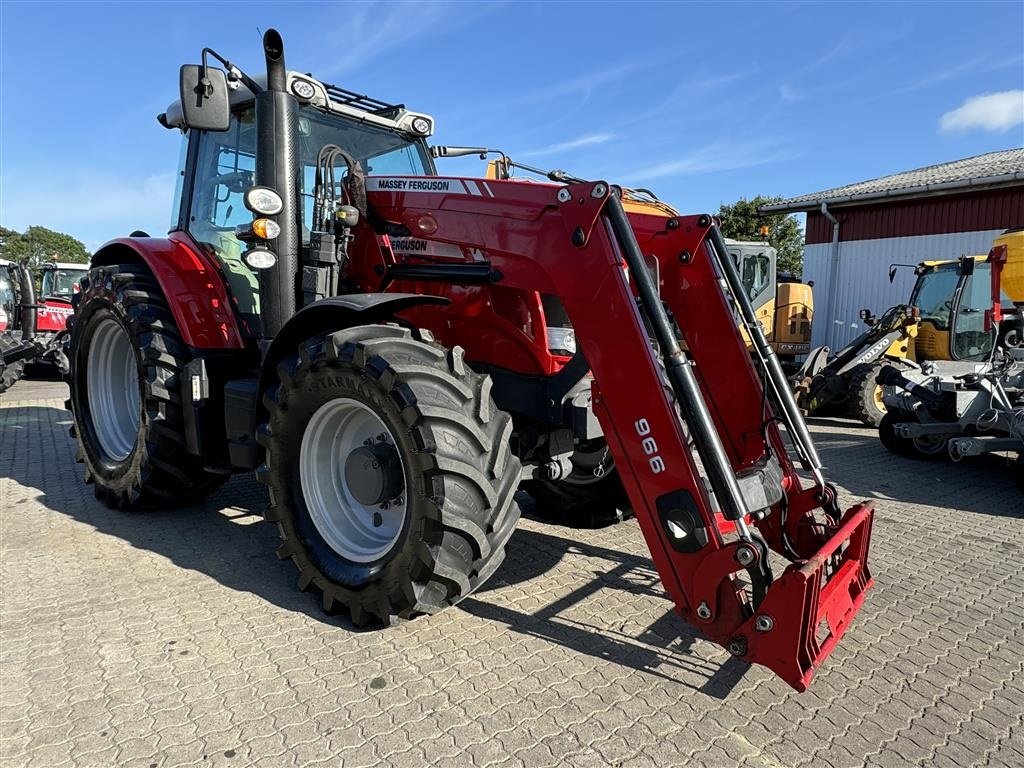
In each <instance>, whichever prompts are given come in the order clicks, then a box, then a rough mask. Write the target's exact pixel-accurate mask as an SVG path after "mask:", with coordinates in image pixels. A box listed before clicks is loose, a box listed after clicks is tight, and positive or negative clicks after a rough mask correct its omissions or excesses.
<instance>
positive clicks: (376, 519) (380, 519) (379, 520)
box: [373, 512, 384, 528]
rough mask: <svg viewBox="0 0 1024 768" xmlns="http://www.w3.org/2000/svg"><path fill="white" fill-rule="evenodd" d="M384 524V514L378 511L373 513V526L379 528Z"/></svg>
mask: <svg viewBox="0 0 1024 768" xmlns="http://www.w3.org/2000/svg"><path fill="white" fill-rule="evenodd" d="M383 524H384V515H382V514H381V513H380V512H374V513H373V527H374V528H380V527H381V526H382V525H383Z"/></svg>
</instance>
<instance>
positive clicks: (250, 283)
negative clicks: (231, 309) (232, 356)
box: [188, 107, 259, 322]
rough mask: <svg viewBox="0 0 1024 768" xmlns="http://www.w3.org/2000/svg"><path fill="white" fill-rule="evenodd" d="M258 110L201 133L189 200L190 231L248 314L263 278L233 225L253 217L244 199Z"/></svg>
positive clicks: (254, 310)
mask: <svg viewBox="0 0 1024 768" xmlns="http://www.w3.org/2000/svg"><path fill="white" fill-rule="evenodd" d="M255 121H256V114H255V109H254V108H253V107H249V108H247V109H245V110H244V111H242V112H240V113H236V114H233V115H232V116H231V127H230V128H229V129H228V130H227V131H224V132H222V133H202V134H201V135H200V137H199V151H198V152H197V154H196V167H195V170H194V174H195V178H194V180H193V184H192V198H191V200H190V201H189V216H188V231H189V234H190V235H192V238H193V239H194V240H195V241H196V242H197V243H198V244H199V245H200V246H201V247H202V248H204V249H205V250H206V251H207V253H209V254H210V255H211V256H213V257H214V258H216V259H217V260H218V261H219V262H220V264H221V267H222V268H223V270H224V275H225V277H226V278H227V281H228V286H229V288H230V290H231V295H232V296H233V297H234V299H235V303H236V306H237V308H238V311H239V312H240V313H241V314H242V315H243V317H244V318H247V319H251V321H252V322H255V320H256V318H257V317H258V315H259V280H258V279H257V277H256V275H255V274H254V273H253V272H252V270H251V269H249V267H248V266H246V264H245V262H243V261H242V251H243V250H244V248H243V244H242V242H241V241H240V240H239V239H238V238H237V237H235V227H236V226H238V225H239V224H244V223H245V222H248V221H251V220H252V214H251V213H249V211H248V210H247V209H246V207H245V204H244V202H243V199H242V198H243V195H244V193H245V190H247V189H248V188H249V187H251V186H252V185H253V183H254V179H255V172H256V126H255Z"/></svg>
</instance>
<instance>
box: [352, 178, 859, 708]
mask: <svg viewBox="0 0 1024 768" xmlns="http://www.w3.org/2000/svg"><path fill="white" fill-rule="evenodd" d="M478 181H479V180H476V181H474V180H469V179H466V180H461V179H456V178H447V179H446V178H435V179H431V180H430V184H429V185H424V184H423V183H422V180H414V179H411V178H410V179H403V178H389V179H384V178H375V177H370V178H369V179H368V180H367V190H368V203H369V207H370V209H371V211H372V217H371V219H372V220H373V221H374V222H375V226H376V230H375V232H373V233H370V232H368V231H366V230H367V229H368V227H364V231H363V232H362V233H360V234H361V239H362V241H363V247H367V246H366V243H367V242H368V241H369V240H370V239H371V236H372V238H375V239H376V241H377V242H378V243H380V242H385V241H384V240H383V238H382V237H381V235H382V234H383V233H386V232H391V233H402V232H412V233H424V235H425V236H428V237H429V238H430V239H431V240H436V241H439V242H445V243H451V244H454V245H457V246H460V247H461V248H462V249H463V250H464V251H465V252H467V253H469V252H473V253H475V254H477V260H478V262H479V263H477V264H475V269H473V270H469V269H466V268H465V267H464V265H460V266H459V269H458V272H456V271H455V270H452V272H451V276H450V277H448V278H447V279H449V280H451V281H453V282H458V281H459V280H460V279H465V280H466V281H480V280H486V281H490V282H492V283H496V284H499V285H503V286H507V287H510V288H520V289H523V290H529V291H539V292H542V293H550V294H554V295H556V296H558V297H559V298H560V299H561V301H562V304H563V305H564V307H565V309H566V311H567V313H568V315H569V317H570V319H571V320H572V323H573V327H574V328H575V330H576V336H577V341H578V344H579V347H580V349H581V351H582V354H583V355H584V356H585V358H586V361H587V363H589V366H590V368H591V371H592V373H593V376H594V384H593V390H594V391H593V401H594V409H595V412H596V413H597V415H598V418H599V419H600V421H601V425H602V428H603V429H604V433H605V435H606V437H607V440H608V445H609V448H610V450H611V453H612V456H613V457H614V460H615V464H616V466H617V467H618V468H619V470H620V472H621V475H622V481H623V483H624V485H625V488H626V490H627V492H628V494H629V498H630V501H631V503H632V506H633V509H634V511H635V513H636V517H637V519H638V522H639V524H640V527H641V530H642V532H643V535H644V537H645V540H646V542H647V545H648V548H649V549H650V552H651V557H652V559H653V561H654V564H655V566H656V568H657V570H658V573H659V575H660V577H661V580H662V582H663V584H664V586H665V589H666V591H667V592H668V593H669V595H670V596H671V598H672V600H673V601H674V603H675V606H676V609H677V611H678V612H679V613H680V615H681V616H683V617H684V618H686V619H687V620H688V621H690V622H691V623H693V624H694V625H695V626H697V627H698V628H699V629H700V630H701V631H702V632H703V633H704V634H705V635H707V636H708V637H709V638H710V639H712V640H714V641H716V642H718V643H720V644H722V645H724V646H726V647H727V648H728V649H729V651H730V652H731V653H732V654H733V655H735V656H738V657H741V658H745V659H747V660H749V661H751V662H755V663H760V664H764V665H765V666H768V667H769V668H771V669H772V670H774V671H775V672H776V673H777V674H778V675H779V676H780V677H782V678H783V679H784V680H785V681H786V682H787V683H789V684H790V685H792V686H793V687H794V688H797V689H799V690H803V689H804V688H806V686H807V684H808V683H809V681H810V679H811V676H812V675H813V672H814V669H815V668H816V667H817V666H818V665H819V664H820V663H821V661H822V660H823V659H824V658H825V657H826V656H827V655H828V654H829V653H830V652H831V650H832V648H833V647H834V645H835V643H836V642H837V641H838V639H839V638H840V637H841V636H842V634H843V632H845V630H846V628H847V627H848V626H849V622H850V620H851V618H852V617H853V615H855V614H856V612H857V610H858V609H859V607H860V605H861V603H862V601H863V599H864V593H865V592H866V590H867V589H868V588H869V587H870V585H871V578H870V575H869V573H868V570H867V549H868V543H869V538H870V529H871V520H872V514H873V510H872V508H871V505H870V504H867V503H864V504H858V505H855V506H853V507H851V508H850V509H848V510H847V511H846V512H845V514H842V515H841V514H840V513H839V510H838V507H837V505H836V498H835V491H834V489H833V488H832V486H830V485H828V484H827V483H826V482H825V481H824V478H823V476H822V472H821V464H820V461H819V460H818V457H817V454H816V452H815V450H814V447H813V444H811V441H810V437H809V435H808V434H807V429H806V426H805V425H804V423H803V421H802V419H801V417H800V415H799V413H798V411H797V409H796V406H795V403H793V402H792V396H791V394H790V393H789V390H788V388H787V387H786V385H785V378H784V377H783V375H782V372H781V368H780V367H779V365H778V361H777V359H775V358H774V356H773V353H772V352H771V348H770V346H769V345H768V343H767V341H766V340H765V339H764V334H763V333H762V332H761V330H760V327H759V326H758V324H757V321H756V318H754V316H753V310H752V308H751V307H750V305H749V301H747V300H746V298H745V295H743V292H742V290H739V291H737V290H735V289H736V287H737V283H738V276H737V275H736V274H735V268H734V266H733V265H732V263H731V261H730V260H729V257H728V255H727V253H726V252H725V249H724V241H723V240H722V238H721V234H720V232H718V230H717V228H716V227H715V226H714V224H713V221H712V219H711V217H709V216H706V215H705V216H675V217H669V216H664V217H661V216H648V215H642V214H633V215H630V216H627V214H626V213H625V212H624V211H623V209H622V205H621V202H620V201H619V198H618V193H617V191H616V190H614V189H611V188H610V187H609V186H608V185H607V184H606V183H604V182H581V183H573V184H569V185H567V186H561V187H560V186H549V185H539V184H523V183H517V182H512V181H496V180H488V181H487V182H486V184H484V185H482V186H481V185H480V184H479V183H478ZM380 250H381V254H380V263H379V264H378V265H377V267H376V269H375V272H376V274H378V275H381V276H382V278H384V279H386V278H387V274H388V271H389V270H390V269H392V268H393V267H394V266H395V264H394V262H393V261H392V260H389V256H388V251H387V248H386V247H385V248H381V249H380ZM650 257H653V259H651V258H650ZM647 261H656V262H657V266H658V268H657V270H656V272H657V278H655V277H654V276H653V275H652V270H649V268H648V266H647V263H646V262H647ZM438 269H439V270H442V269H445V267H443V266H439V267H438ZM737 294H739V295H737ZM737 316H738V317H739V318H740V321H741V324H742V325H743V327H744V328H745V329H746V331H747V333H748V334H750V336H751V339H752V340H753V342H754V350H755V354H754V356H753V358H752V357H751V356H750V354H749V353H748V350H747V348H746V346H745V344H744V342H743V339H742V338H741V335H740V331H739V330H738V329H737V327H736V318H737ZM649 329H650V330H651V331H653V334H654V337H655V340H656V342H657V344H656V345H654V344H652V343H651V339H650V331H649ZM684 346H685V349H686V351H684V350H683V347H684ZM666 375H667V378H668V381H669V384H670V387H669V388H666V386H665V378H666ZM780 421H781V422H782V423H784V424H785V425H786V427H787V435H788V437H789V439H790V442H791V443H792V444H793V445H794V446H796V453H797V455H796V456H795V457H794V458H791V457H790V455H789V453H788V452H787V448H786V443H785V442H784V441H783V438H782V435H781V433H780V430H779V426H778V424H779V422H780ZM684 422H685V427H684ZM691 439H692V441H693V446H694V449H693V450H691V447H690V440H691ZM695 454H696V455H695ZM698 462H699V463H698ZM796 464H799V465H801V466H802V467H803V469H804V470H806V473H807V474H809V475H810V478H811V479H810V482H808V481H805V480H804V478H803V477H801V475H799V474H798V473H797V470H796V468H795V465H796ZM701 467H702V468H703V472H702V471H701ZM705 476H706V477H707V479H708V482H707V483H705V480H704V477H705ZM709 486H710V487H709ZM769 549H770V550H772V551H773V552H775V553H777V555H779V556H781V557H782V558H784V559H785V560H786V561H788V564H787V565H786V567H785V569H784V571H783V572H782V573H781V574H779V575H778V576H777V577H773V574H772V571H771V568H770V567H769ZM742 572H745V574H746V577H747V578H748V579H749V581H750V587H749V588H748V587H746V586H744V583H743V581H741V580H740V579H739V578H737V577H738V576H739V575H740V574H741V573H742Z"/></svg>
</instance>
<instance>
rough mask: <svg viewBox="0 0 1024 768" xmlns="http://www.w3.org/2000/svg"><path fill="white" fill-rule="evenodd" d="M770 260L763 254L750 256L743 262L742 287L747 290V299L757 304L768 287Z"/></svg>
mask: <svg viewBox="0 0 1024 768" xmlns="http://www.w3.org/2000/svg"><path fill="white" fill-rule="evenodd" d="M771 264H772V262H771V259H769V258H768V257H767V256H765V255H764V254H763V253H759V254H756V255H751V256H748V257H746V258H745V259H744V260H743V287H744V288H746V289H747V298H749V299H750V300H751V301H752V302H754V304H755V307H756V305H757V304H758V302H757V299H758V297H760V296H761V294H762V293H764V292H765V290H767V289H768V288H769V287H770V286H769V283H770V282H771Z"/></svg>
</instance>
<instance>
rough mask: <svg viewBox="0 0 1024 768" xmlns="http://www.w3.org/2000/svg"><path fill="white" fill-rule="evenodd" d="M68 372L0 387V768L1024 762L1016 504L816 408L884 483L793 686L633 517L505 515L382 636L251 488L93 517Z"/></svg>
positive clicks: (820, 423)
mask: <svg viewBox="0 0 1024 768" xmlns="http://www.w3.org/2000/svg"><path fill="white" fill-rule="evenodd" d="M65 396H66V395H65V392H64V386H63V385H62V384H58V383H43V384H40V383H32V382H23V383H21V384H19V385H17V386H16V387H15V388H14V389H12V390H11V392H9V393H8V394H7V395H5V396H4V399H3V401H2V402H0V438H2V439H0V547H2V553H0V554H2V557H0V764H2V765H3V766H5V768H7V767H9V768H15V767H16V766H55V767H56V766H114V765H117V766H139V767H140V768H165V767H167V768H169V767H170V766H176V765H187V766H193V765H201V766H243V765H246V766H247V765H257V766H289V765H299V766H304V765H323V766H382V765H385V766H391V765H395V766H405V765H409V766H421V765H428V764H429V765H434V764H436V765H443V766H448V767H457V766H470V765H472V766H487V765H496V766H531V768H532V767H533V766H556V765H572V766H607V765H614V766H659V768H664V767H665V766H675V765H691V766H748V767H750V768H754V767H755V766H756V767H758V768H762V767H763V768H779V766H820V765H828V766H835V767H836V768H839V767H841V766H862V765H872V766H922V767H923V768H931V767H932V766H935V767H936V768H942V767H944V766H950V767H951V768H952V767H956V768H960V767H962V766H972V765H976V766H981V765H993V766H997V765H1003V766H1018V767H1019V766H1021V765H1024V537H1022V533H1024V496H1022V495H1021V494H1020V493H1019V492H1018V491H1017V490H1016V489H1015V488H1014V487H1013V486H1012V483H1011V482H1010V478H1009V476H1008V474H1007V471H1006V469H1005V468H1004V467H1002V466H1000V465H999V464H998V462H989V463H983V464H972V465H968V464H966V463H965V464H959V465H949V464H920V463H915V462H912V461H909V460H903V459H900V458H897V457H894V456H891V455H889V454H888V453H886V452H885V451H884V450H883V449H882V448H881V447H880V445H879V444H878V442H877V439H876V438H875V436H874V435H873V434H872V433H871V432H869V431H867V430H864V429H859V428H857V427H855V426H853V425H852V423H850V422H844V421H838V420H816V421H815V422H814V423H813V424H812V431H813V432H814V433H815V436H816V438H817V440H818V443H819V446H820V448H821V452H822V454H823V457H824V459H825V461H826V463H827V464H828V466H829V468H830V476H831V477H832V478H833V479H834V480H835V481H836V482H837V484H838V485H839V486H840V488H841V490H842V491H843V495H844V499H846V500H848V501H853V500H854V499H862V498H875V499H878V516H877V519H876V524H875V529H874V539H873V549H872V555H873V558H872V565H873V570H874V574H875V577H876V580H877V586H876V587H875V589H874V590H873V591H872V592H871V593H870V595H869V597H868V600H867V603H866V606H865V608H864V610H863V611H862V612H861V614H860V615H859V616H858V618H857V620H856V622H855V624H854V625H853V627H852V628H851V629H850V631H849V632H848V633H847V635H846V637H845V638H844V640H843V642H842V643H841V645H840V647H839V648H838V650H837V651H836V652H835V653H834V654H833V656H832V657H831V658H830V659H829V660H828V661H827V662H826V664H825V666H824V668H823V669H822V670H821V671H820V672H819V673H818V675H817V677H816V678H815V681H814V683H813V685H812V686H811V689H810V690H809V691H808V692H806V693H803V694H796V693H794V692H793V691H792V690H790V689H789V688H787V686H785V685H784V684H783V683H781V682H780V681H779V680H777V679H775V678H773V676H772V675H771V674H770V673H768V672H767V671H766V670H763V669H761V668H756V667H754V668H749V667H746V666H745V665H743V664H741V663H738V662H736V661H734V660H732V659H730V657H729V656H728V654H727V653H726V652H725V651H724V650H721V649H719V648H718V647H717V646H714V645H712V644H710V643H707V642H705V641H703V640H700V639H698V638H697V637H695V636H694V634H693V633H692V632H691V631H690V630H689V629H688V628H687V626H686V625H685V624H683V623H681V622H680V621H678V620H677V619H675V618H674V616H673V614H672V611H671V609H670V608H671V606H670V604H669V603H668V601H667V600H666V599H665V598H664V596H663V594H662V591H661V587H660V584H659V582H658V578H657V575H656V573H655V572H654V571H653V569H652V567H651V564H650V562H649V560H648V558H647V555H646V551H645V548H644V545H643V542H642V540H641V537H640V534H639V531H638V528H637V526H636V524H635V522H629V523H626V524H623V525H621V526H617V527H614V528H608V529H604V530H600V531H583V532H572V531H569V530H566V529H563V528H559V527H555V526H551V525H544V524H541V523H539V522H535V521H530V520H527V521H524V522H523V524H522V526H521V528H520V529H519V530H518V531H517V532H516V534H515V535H514V536H513V537H512V540H511V542H510V544H509V548H508V558H507V560H506V561H505V564H504V565H503V566H502V568H501V569H500V570H499V571H498V573H497V575H496V576H495V577H494V578H493V579H492V581H491V582H490V583H489V584H488V585H487V586H486V587H485V588H484V589H483V590H482V591H481V592H479V593H477V594H475V595H473V596H472V597H471V598H469V599H467V600H465V601H464V602H462V603H461V604H460V605H459V606H457V607H456V608H454V609H452V610H449V611H446V612H444V613H442V614H440V615H438V616H435V617H432V618H427V619H420V620H417V621H413V622H409V623H405V624H402V625H399V626H396V627H392V628H391V629H388V630H384V631H368V632H363V631H355V630H353V628H352V627H351V625H350V624H348V623H347V622H346V621H345V620H343V619H340V618H332V617H328V616H325V615H324V614H323V613H322V612H321V611H320V610H319V608H318V605H317V602H316V600H315V599H314V598H313V597H311V596H309V595H306V594H302V593H300V592H298V591H297V589H296V588H295V578H296V575H295V573H294V572H293V570H292V566H291V565H290V564H289V563H287V562H279V561H278V560H276V559H275V557H274V549H275V547H276V538H277V537H276V532H275V530H274V529H273V528H272V527H271V526H270V525H268V524H264V523H262V522H261V518H260V512H261V510H262V509H263V508H264V506H265V500H264V494H263V491H262V489H261V488H260V487H259V486H257V485H256V484H255V483H254V482H253V481H252V480H250V479H249V478H238V479H235V480H232V481H231V482H230V483H229V484H228V485H227V486H225V487H224V488H223V489H222V490H221V491H220V492H219V493H217V495H216V496H215V497H213V498H211V499H210V500H209V501H208V502H207V503H205V504H202V505H200V506H194V507H188V508H183V509H177V510H172V511H166V512H156V513H144V514H130V513H116V512H112V511H110V510H107V509H106V508H104V507H103V506H101V505H100V504H99V503H98V502H96V501H95V500H94V499H93V497H92V493H91V488H89V487H87V486H86V485H85V484H84V483H83V482H82V477H81V474H82V473H81V469H80V467H79V465H76V464H75V463H74V461H73V458H72V457H73V451H72V443H71V440H70V439H69V438H68V435H67V428H68V425H69V418H70V416H69V414H68V413H67V412H66V411H64V409H63V400H64V397H65Z"/></svg>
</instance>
